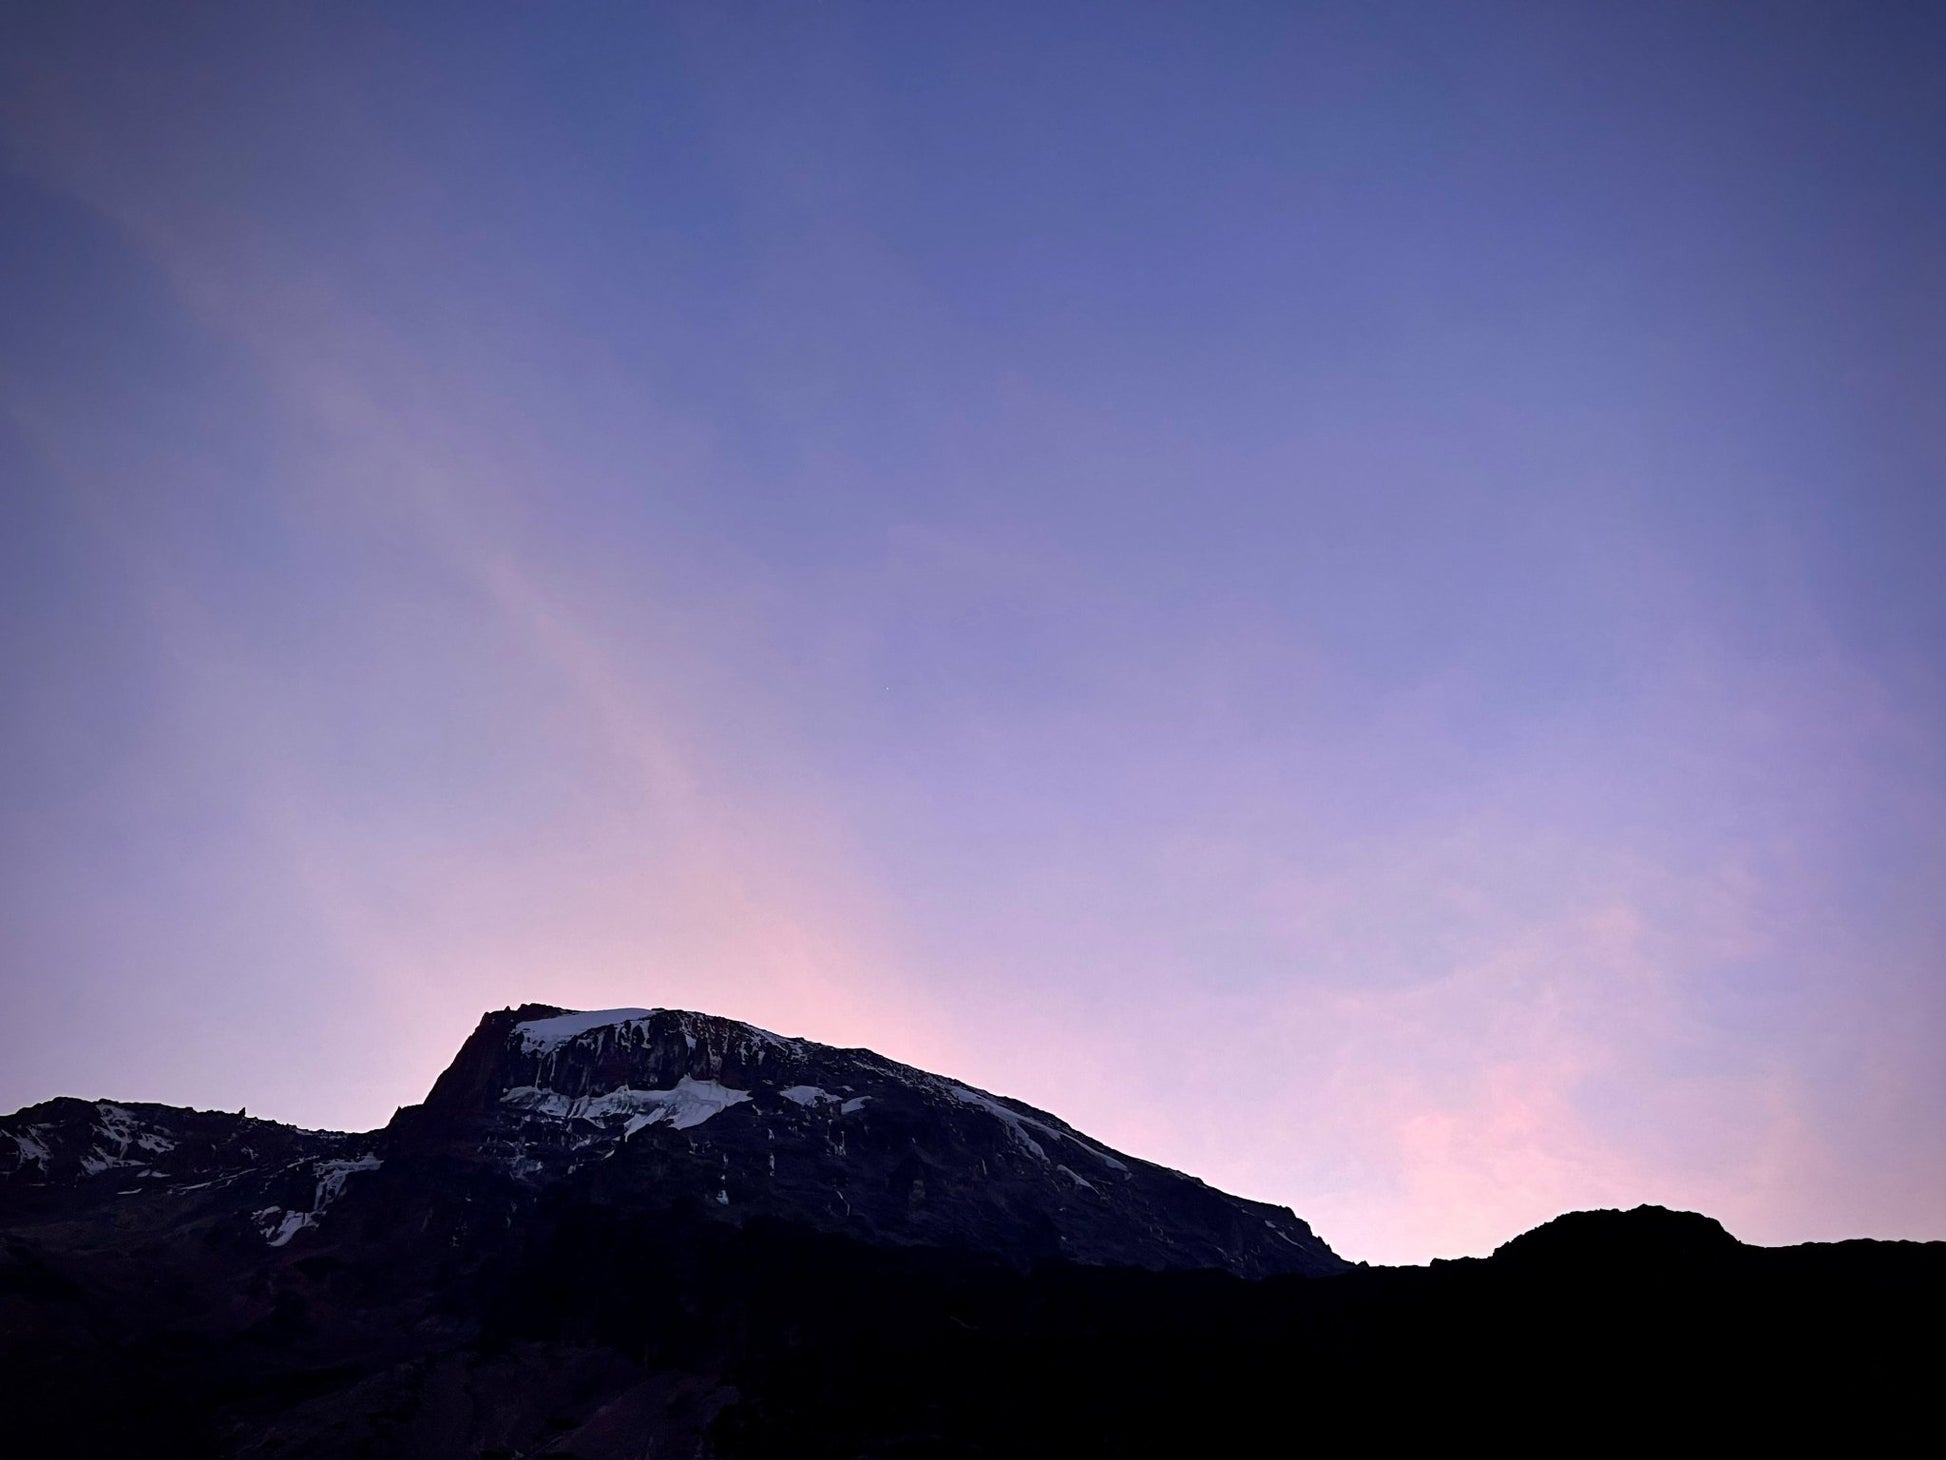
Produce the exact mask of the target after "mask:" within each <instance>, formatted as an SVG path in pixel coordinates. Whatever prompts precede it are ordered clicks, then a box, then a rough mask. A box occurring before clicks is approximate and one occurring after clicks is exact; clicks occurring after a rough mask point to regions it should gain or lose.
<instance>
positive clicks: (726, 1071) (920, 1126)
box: [387, 1004, 1344, 1275]
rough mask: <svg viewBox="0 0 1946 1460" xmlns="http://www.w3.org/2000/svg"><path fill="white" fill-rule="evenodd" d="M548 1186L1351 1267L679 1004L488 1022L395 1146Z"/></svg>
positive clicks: (1197, 1256)
mask: <svg viewBox="0 0 1946 1460" xmlns="http://www.w3.org/2000/svg"><path fill="white" fill-rule="evenodd" d="M387 1135H388V1137H389V1138H390V1140H391V1142H392V1143H393V1144H395V1145H397V1146H399V1147H400V1148H401V1149H426V1150H438V1151H441V1152H443V1153H444V1154H445V1155H446V1156H447V1157H449V1158H454V1157H457V1158H459V1159H462V1160H464V1161H465V1162H467V1163H469V1164H478V1165H481V1166H486V1167H490V1168H492V1169H493V1170H495V1171H497V1172H499V1173H501V1174H504V1176H505V1177H507V1178H508V1179H509V1180H511V1181H512V1182H513V1183H515V1184H516V1185H517V1186H519V1187H521V1188H523V1189H527V1190H531V1191H541V1190H550V1189H554V1188H557V1187H559V1186H560V1185H561V1184H563V1183H570V1184H575V1185H585V1186H586V1187H587V1188H588V1190H589V1191H590V1193H591V1195H594V1196H596V1197H598V1199H600V1200H602V1201H606V1202H627V1203H630V1204H639V1205H646V1206H651V1207H657V1206H667V1205H671V1204H673V1203H676V1202H691V1203H698V1202H700V1203H703V1204H705V1205H706V1206H707V1207H709V1208H711V1209H713V1210H714V1212H715V1214H716V1215H717V1216H719V1217H720V1218H721V1219H722V1220H726V1221H732V1222H741V1221H744V1220H747V1219H749V1218H751V1217H754V1216H766V1217H776V1218H781V1219H784V1220H787V1221H792V1222H796V1223H800V1224H804V1225H809V1226H813V1227H817V1228H820V1229H824V1230H830V1231H835V1232H843V1233H846V1234H849V1235H852V1236H856V1237H860V1238H864V1239H866V1240H870V1241H876V1242H889V1243H898V1244H912V1243H918V1244H926V1245H937V1246H950V1247H958V1248H970V1249H976V1250H981V1251H986V1252H989V1253H992V1254H995V1255H999V1256H1002V1257H1005V1258H1007V1259H1009V1260H1011V1261H1016V1262H1023V1263H1024V1262H1033V1261H1036V1260H1040V1259H1044V1258H1052V1257H1064V1258H1068V1259H1071V1260H1075V1261H1081V1262H1089V1263H1100V1264H1112V1265H1126V1266H1139V1267H1150V1268H1180V1267H1219V1268H1227V1269H1229V1270H1231V1271H1233V1272H1238V1273H1243V1274H1248V1275H1258V1274H1265V1273H1273V1272H1328V1271H1336V1270H1338V1269H1339V1268H1341V1267H1342V1266H1343V1265H1344V1264H1343V1263H1342V1261H1341V1260H1340V1259H1339V1258H1338V1257H1337V1256H1336V1255H1335V1254H1333V1253H1332V1252H1331V1250H1330V1248H1328V1247H1327V1246H1326V1245H1325V1244H1324V1243H1323V1242H1322V1241H1320V1240H1319V1239H1318V1238H1317V1237H1316V1236H1315V1235H1314V1234H1313V1233H1312V1231H1311V1229H1310V1227H1309V1226H1308V1225H1307V1224H1306V1223H1305V1222H1304V1221H1302V1220H1301V1219H1300V1218H1298V1217H1296V1216H1294V1215H1293V1214H1292V1213H1291V1212H1289V1211H1288V1210H1286V1209H1284V1208H1282V1207H1276V1206H1270V1205H1267V1204H1264V1203H1259V1202H1251V1201H1245V1200H1243V1199H1241V1198H1238V1197H1233V1196H1228V1195H1226V1194H1224V1193H1222V1192H1219V1191H1216V1190H1214V1189H1212V1188H1210V1187H1208V1186H1205V1185H1204V1184H1203V1183H1202V1182H1200V1181H1197V1180H1195V1179H1194V1178H1192V1177H1188V1176H1184V1175H1182V1174H1181V1173H1179V1172H1175V1171H1170V1170H1167V1169H1166V1168H1163V1167H1160V1166H1155V1165H1152V1164H1150V1163H1148V1162H1145V1161H1141V1160H1139V1159H1137V1158H1134V1157H1131V1156H1127V1155H1124V1154H1122V1153H1120V1152H1116V1151H1113V1150H1110V1149H1109V1148H1108V1147H1106V1146H1104V1145H1103V1144H1101V1143H1100V1142H1098V1141H1094V1140H1090V1139H1089V1138H1087V1137H1085V1136H1083V1135H1082V1134H1081V1133H1080V1132H1078V1131H1076V1130H1074V1129H1073V1128H1072V1127H1071V1126H1069V1125H1067V1124H1066V1123H1065V1122H1064V1121H1062V1120H1060V1119H1059V1118H1057V1117H1055V1116H1053V1115H1050V1114H1048V1113H1047V1112H1045V1111H1041V1110H1036V1109H1034V1108H1033V1107H1031V1106H1028V1105H1024V1104H1021V1103H1020V1102H1018V1101H1014V1100H1009V1099H1006V1098H1004V1097H1000V1096H995V1095H991V1094H988V1093H987V1092H985V1091H981V1090H976V1089H973V1088H971V1087H969V1086H966V1085H963V1084H960V1083H958V1082H956V1081H954V1080H952V1079H950V1078H947V1077H944V1076H941V1075H935V1074H929V1073H927V1072H925V1071H923V1070H918V1069H914V1068H913V1067H911V1066H909V1065H903V1064H899V1063H897V1062H896V1061H893V1060H889V1059H886V1058H884V1057H883V1056H881V1055H877V1054H874V1053H873V1052H871V1051H870V1050H864V1049H837V1048H834V1047H832V1046H829V1045H823V1044H817V1043H814V1042H812V1041H810V1040H804V1039H791V1038H785V1037H783V1036H781V1035H777V1034H772V1033H770V1032H769V1031H767V1030H763V1029H759V1028H756V1027H755V1026H753V1025H750V1024H744V1023H740V1022H738V1021H736V1020H732V1019H723V1018H718V1017H715V1016H712V1015H708V1014H700V1013H695V1012H691V1011H687V1010H676V1009H633V1008H631V1009H608V1010H601V1011H597V1012H577V1011H573V1010H566V1009H559V1008H555V1007H553V1006H550V1005H537V1004H530V1005H526V1006H523V1007H521V1008H518V1009H506V1010H501V1011H500V1012H498V1013H494V1014H489V1015H487V1016H486V1017H485V1018H484V1019H483V1020H482V1021H481V1023H480V1025H479V1028H478V1029H476V1030H475V1031H474V1033H473V1035H472V1037H471V1038H469V1039H468V1040H467V1041H466V1044H465V1046H464V1047H463V1048H462V1049H461V1051H460V1053H459V1056H458V1057H457V1058H456V1059H455V1060H454V1062H453V1064H452V1066H451V1067H450V1068H449V1069H448V1070H447V1071H446V1072H445V1074H443V1075H442V1076H441V1077H440V1078H439V1081H438V1082H437V1083H436V1084H435V1085H434V1087H433V1090H432V1093H431V1094H430V1095H429V1096H428V1097H427V1099H426V1102H425V1104H424V1105H422V1106H417V1107H412V1108H410V1109H407V1110H404V1111H401V1112H400V1113H399V1116H398V1117H397V1118H396V1119H395V1120H394V1122H393V1125H392V1127H391V1129H390V1131H389V1132H388V1133H387Z"/></svg>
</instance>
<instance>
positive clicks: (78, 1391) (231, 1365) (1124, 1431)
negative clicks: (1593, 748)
mask: <svg viewBox="0 0 1946 1460" xmlns="http://www.w3.org/2000/svg"><path fill="white" fill-rule="evenodd" d="M1942 1296H1946V1244H1939V1243H1927V1244H1916V1243H1875V1242H1857V1243H1846V1244H1837V1245H1831V1246H1823V1247H1818V1246H1811V1247H1800V1248H1783V1249H1763V1248H1752V1247H1747V1246H1745V1245H1744V1244H1742V1243H1739V1242H1738V1241H1737V1240H1736V1239H1735V1238H1734V1237H1732V1236H1731V1235H1730V1234H1729V1233H1727V1232H1725V1231H1724V1230H1723V1228H1722V1227H1721V1226H1720V1225H1718V1224H1717V1223H1715V1222H1713V1221H1711V1220H1710V1219H1708V1218H1707V1217H1702V1216H1698V1215H1695V1214H1693V1213H1675V1212H1666V1211H1662V1210H1661V1209H1659V1208H1640V1209H1638V1210H1637V1211H1635V1212H1629V1213H1621V1212H1601V1213H1574V1214H1569V1215H1568V1216H1565V1217H1562V1218H1559V1219H1557V1220H1556V1221H1554V1222H1551V1223H1548V1224H1546V1225H1545V1226H1543V1227H1541V1228H1539V1229H1536V1230H1535V1231H1533V1232H1530V1233H1527V1234H1525V1235H1524V1236H1521V1237H1518V1238H1516V1239H1514V1240H1513V1241H1511V1242H1509V1243H1508V1244H1507V1245H1506V1246H1505V1247H1503V1248H1501V1249H1500V1250H1499V1251H1498V1252H1496V1253H1495V1254H1494V1256H1493V1257H1492V1258H1490V1259H1485V1260H1480V1261H1466V1262H1458V1263H1435V1264H1434V1265H1433V1266H1432V1267H1430V1268H1418V1269H1378V1268H1366V1267H1364V1266H1362V1265H1358V1266H1353V1265H1351V1264H1348V1263H1346V1262H1345V1261H1344V1260H1343V1259H1341V1258H1340V1257H1338V1256H1337V1255H1336V1254H1335V1253H1334V1252H1332V1250H1331V1249H1330V1248H1329V1247H1328V1246H1327V1245H1326V1244H1325V1243H1324V1242H1323V1241H1322V1240H1320V1239H1319V1238H1318V1237H1317V1236H1316V1234H1314V1233H1313V1232H1312V1231H1311V1229H1310V1227H1309V1226H1308V1225H1307V1224H1306V1223H1305V1222H1304V1221H1303V1220H1302V1219H1301V1218H1299V1217H1298V1216H1296V1215H1294V1214H1293V1213H1291V1212H1289V1211H1287V1210H1285V1209H1283V1208H1281V1207H1276V1206H1271V1205H1267V1204H1264V1203H1259V1202H1252V1201H1246V1200H1244V1199H1242V1198H1238V1197H1234V1196H1230V1195H1227V1194H1225V1193H1223V1192H1220V1191H1216V1190H1214V1189H1212V1188H1210V1187H1208V1186H1206V1185H1204V1184H1203V1183H1202V1182H1199V1181H1197V1180H1195V1179H1194V1178H1193V1177H1189V1176H1185V1175H1183V1174H1181V1173H1179V1172H1175V1171H1170V1170H1167V1169H1166V1168H1163V1167H1160V1166H1156V1165H1153V1164H1151V1163H1149V1162H1146V1161H1143V1160H1141V1159H1139V1158H1138V1157H1136V1156H1133V1155H1130V1154H1127V1153H1124V1152H1120V1151H1115V1150H1112V1149H1110V1148H1109V1147H1108V1146H1106V1145H1104V1144H1103V1143H1101V1142H1099V1141H1096V1140H1094V1139H1092V1138H1090V1137H1089V1136H1087V1135H1085V1134H1083V1133H1081V1132H1079V1131H1076V1130H1075V1129H1073V1128H1072V1127H1071V1126H1069V1125H1067V1124H1066V1123H1065V1122H1063V1121H1061V1120H1060V1119H1058V1118H1057V1117H1056V1116H1054V1115H1051V1114H1049V1113H1048V1112H1045V1111H1041V1110H1037V1109H1034V1108H1033V1107H1031V1106H1028V1105H1025V1104H1022V1103H1021V1102H1019V1101H1015V1100H1011V1099H1008V1098H1005V1097H1003V1096H997V1095H993V1094H990V1093H988V1092H985V1091H981V1090H977V1089H974V1088H972V1087H970V1086H967V1085H964V1084H961V1083H959V1082H957V1081H955V1080H952V1079H950V1078H948V1077H944V1076H940V1075H935V1074H930V1073H927V1072H925V1071H921V1070H917V1069H914V1068H912V1067H910V1066H907V1065H902V1064H899V1063H897V1062H895V1061H892V1060H888V1059H885V1058H883V1057H881V1056H879V1055H877V1054H874V1053H872V1052H871V1051H869V1050H862V1049H835V1048H832V1047H829V1046H825V1045H820V1044H816V1043H812V1042H810V1041H807V1040H800V1039H790V1038H784V1037H781V1036H778V1035H774V1034H770V1033H767V1032H765V1031H763V1030H759V1029H756V1028H754V1027H752V1026H750V1025H747V1024H742V1023H738V1022H736V1021H732V1020H727V1019H720V1018H715V1017H712V1016H709V1015H705V1014H698V1013H692V1012H686V1011H678V1010H659V1009H653V1010H652V1009H617V1010H605V1011H599V1012H594V1013H579V1012H574V1011H569V1010H564V1009H558V1008H554V1007H551V1006H545V1005H527V1006H524V1007H522V1008H518V1009H508V1010H502V1011H500V1012H497V1013H492V1014H489V1015H487V1016H486V1017H485V1018H484V1019H483V1020H482V1021H481V1023H480V1025H479V1027H478V1028H477V1029H476V1030H475V1032H474V1033H473V1035H472V1036H471V1037H470V1038H469V1039H468V1040H467V1041H466V1043H465V1045H464V1046H463V1047H462V1048H461V1050H460V1051H459V1054H458V1056H457V1057H456V1058H455V1060H454V1061H453V1063H452V1065H451V1066H450V1067H449V1068H448V1069H447V1070H446V1072H445V1073H444V1074H443V1075H441V1076H440V1078H439V1080H438V1081H437V1083H436V1084H435V1085H434V1087H433V1089H432V1091H431V1093H430V1094H429V1095H428V1096H427V1098H426V1100H425V1102H424V1103H423V1104H421V1105H417V1106H411V1107H407V1108H405V1109H403V1110H401V1111H399V1112H398V1114H397V1115H396V1116H395V1117H394V1118H393V1120H392V1121H391V1122H390V1123H389V1124H388V1125H387V1126H386V1127H385V1128H384V1129H383V1130H379V1131H374V1132H369V1133H364V1134H350V1133H336V1132H320V1131H304V1130H297V1129H294V1128H292V1127H289V1126H284V1125H279V1124H277V1123H275V1122H271V1121H264V1120H253V1119H250V1118H248V1117H247V1116H244V1115H242V1114H240V1113H239V1114H236V1115H229V1114H222V1113H217V1112H205V1111H188V1110H180V1109H176V1108H173V1107H169V1106H162V1105H153V1104H142V1103H133V1102H108V1101H82V1100H76V1099H57V1100H51V1101H48V1102H46V1103H45V1104H41V1105H36V1106H31V1107H29V1108H27V1109H25V1110H22V1111H20V1112H18V1113H16V1114H14V1115H12V1116H7V1117H4V1118H0V1376H5V1377H4V1382H5V1383H6V1384H8V1385H10V1386H13V1387H15V1388H16V1389H17V1398H16V1402H14V1403H13V1404H12V1405H11V1406H10V1409H9V1413H10V1414H11V1415H12V1416H13V1417H14V1423H15V1425H16V1428H17V1430H18V1432H19V1433H20V1434H21V1435H22V1436H23V1437H26V1436H33V1437H35V1438H38V1439H39V1440H40V1441H41V1443H42V1444H43V1445H44V1446H46V1447H47V1448H46V1450H45V1453H50V1454H52V1453H59V1454H64V1455H89V1454H102V1455H109V1454H115V1455H121V1454H127V1453H143V1454H147V1455H165V1454H166V1455H198V1456H205V1455H217V1456H271V1455H278V1456H315V1457H326V1456H339V1455H361V1456H400V1457H404V1456H415V1457H417V1456H425V1457H449V1456H450V1457H462V1456H463V1457H487V1456H495V1457H512V1456H516V1455H519V1456H528V1455H541V1454H548V1455H578V1456H582V1457H584V1460H606V1457H616V1460H620V1457H624V1456H626V1457H637V1456H644V1455H655V1456H694V1457H699V1460H701V1457H726V1460H727V1457H732V1456H745V1455H780V1454H788V1455H793V1456H800V1455H802V1456H823V1455H830V1456H839V1455H848V1456H849V1455H885V1456H892V1455H933V1454H940V1455H948V1454H950V1455H1000V1454H1007V1455H1018V1454H1034V1453H1057V1452H1058V1453H1066V1454H1077V1453H1079V1454H1126V1455H1146V1454H1172V1455H1173V1454H1185V1455H1186V1454H1191V1453H1196V1454H1200V1453H1204V1451H1205V1450H1207V1449H1208V1448H1209V1447H1211V1446H1216V1447H1217V1448H1232V1447H1237V1446H1242V1445H1244V1444H1246V1443H1249V1442H1250V1437H1252V1436H1256V1435H1260V1434H1262V1433H1264V1432H1265V1427H1266V1426H1274V1425H1283V1426H1285V1427H1286V1428H1287V1429H1288V1427H1289V1425H1290V1424H1291V1422H1292V1417H1293V1415H1294V1414H1296V1413H1297V1412H1299V1411H1301V1412H1302V1413H1303V1414H1304V1416H1305V1418H1304V1421H1303V1424H1304V1427H1305V1433H1306V1435H1307V1436H1309V1437H1310V1438H1311V1439H1314V1440H1325V1439H1330V1438H1332V1437H1334V1436H1338V1435H1340V1434H1348V1433H1351V1432H1354V1431H1356V1432H1358V1433H1361V1434H1364V1435H1366V1436H1367V1437H1372V1436H1377V1435H1383V1434H1388V1433H1389V1434H1391V1435H1393V1436H1395V1437H1398V1438H1402V1439H1410V1438H1415V1437H1417V1438H1424V1437H1427V1436H1432V1435H1440V1436H1446V1435H1451V1434H1455V1433H1465V1432H1469V1431H1470V1432H1477V1433H1483V1434H1484V1433H1492V1434H1496V1435H1499V1436H1501V1437H1502V1438H1505V1437H1506V1436H1507V1435H1509V1434H1513V1433H1516V1432H1519V1431H1522V1430H1532V1431H1533V1432H1534V1436H1535V1438H1536V1439H1541V1438H1546V1437H1548V1436H1550V1435H1551V1436H1552V1439H1553V1441H1555V1442H1560V1443H1571V1442H1573V1439H1574V1436H1573V1435H1572V1434H1570V1433H1568V1432H1566V1431H1559V1432H1556V1431H1554V1430H1551V1429H1550V1426H1556V1425H1559V1424H1580V1425H1583V1426H1586V1425H1587V1424H1588V1423H1591V1422H1593V1421H1592V1420H1591V1418H1590V1417H1591V1416H1598V1417H1599V1425H1600V1427H1601V1429H1602V1433H1604V1434H1611V1435H1612V1434H1616V1433H1620V1432H1623V1431H1628V1430H1631V1429H1634V1428H1637V1427H1648V1428H1649V1429H1653V1426H1654V1424H1656V1423H1662V1422H1663V1421H1664V1420H1666V1418H1667V1417H1668V1416H1669V1415H1672V1414H1674V1413H1676V1411H1677V1410H1678V1409H1680V1410H1681V1411H1682V1412H1683V1413H1684V1414H1686V1415H1688V1416H1690V1418H1689V1419H1688V1421H1687V1423H1688V1424H1689V1425H1690V1427H1691V1429H1692V1430H1693V1431H1695V1433H1696V1434H1698V1435H1699V1436H1700V1435H1702V1434H1703V1433H1704V1432H1706V1431H1707V1432H1715V1431H1720V1432H1721V1434H1722V1435H1724V1436H1729V1435H1732V1434H1734V1435H1737V1436H1740V1437H1743V1438H1745V1439H1747V1438H1748V1437H1749V1436H1751V1435H1755V1434H1761V1433H1764V1432H1765V1431H1766V1428H1767V1427H1772V1426H1774V1428H1775V1429H1776V1432H1777V1433H1778V1434H1779V1435H1783V1434H1785V1433H1789V1434H1790V1435H1792V1436H1799V1437H1801V1436H1802V1435H1803V1434H1804V1433H1806V1427H1807V1426H1809V1427H1812V1428H1815V1427H1818V1426H1827V1427H1830V1428H1831V1429H1832V1430H1833V1431H1834V1433H1842V1434H1843V1435H1845V1436H1849V1437H1851V1438H1853V1439H1856V1438H1857V1437H1858V1436H1859V1435H1860V1434H1863V1433H1865V1432H1867V1431H1869V1430H1872V1429H1873V1428H1874V1427H1875V1426H1896V1424H1898V1423H1902V1422H1903V1420H1902V1417H1903V1416H1905V1415H1907V1414H1909V1413H1912V1412H1915V1411H1914V1406H1915V1405H1916V1404H1917V1402H1918V1401H1917V1398H1916V1396H1918V1395H1919V1394H1921V1393H1922V1392H1923V1389H1924V1386H1925V1385H1927V1384H1929V1383H1930V1382H1931V1381H1930V1378H1929V1376H1930V1375H1931V1374H1932V1372H1933V1371H1934V1367H1935V1366H1936V1364H1937V1362H1938V1360H1939V1358H1940V1352H1939V1341H1938V1339H1937V1338H1936V1337H1934V1336H1933V1335H1932V1333H1931V1332H1930V1329H1929V1325H1931V1323H1932V1321H1933V1319H1932V1316H1931V1315H1932V1314H1933V1313H1935V1312H1936V1311H1937V1307H1938V1302H1939V1299H1940V1298H1941V1297H1942ZM1915 1323H1916V1326H1915ZM1494 1396H1500V1400H1501V1401H1502V1402H1500V1403H1499V1406H1498V1408H1496V1407H1495V1405H1494V1404H1493V1403H1490V1402H1489V1401H1490V1400H1492V1399H1493V1398H1494ZM1764 1396H1771V1398H1768V1399H1767V1398H1765V1397H1764ZM1347 1427H1348V1428H1347Z"/></svg>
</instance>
